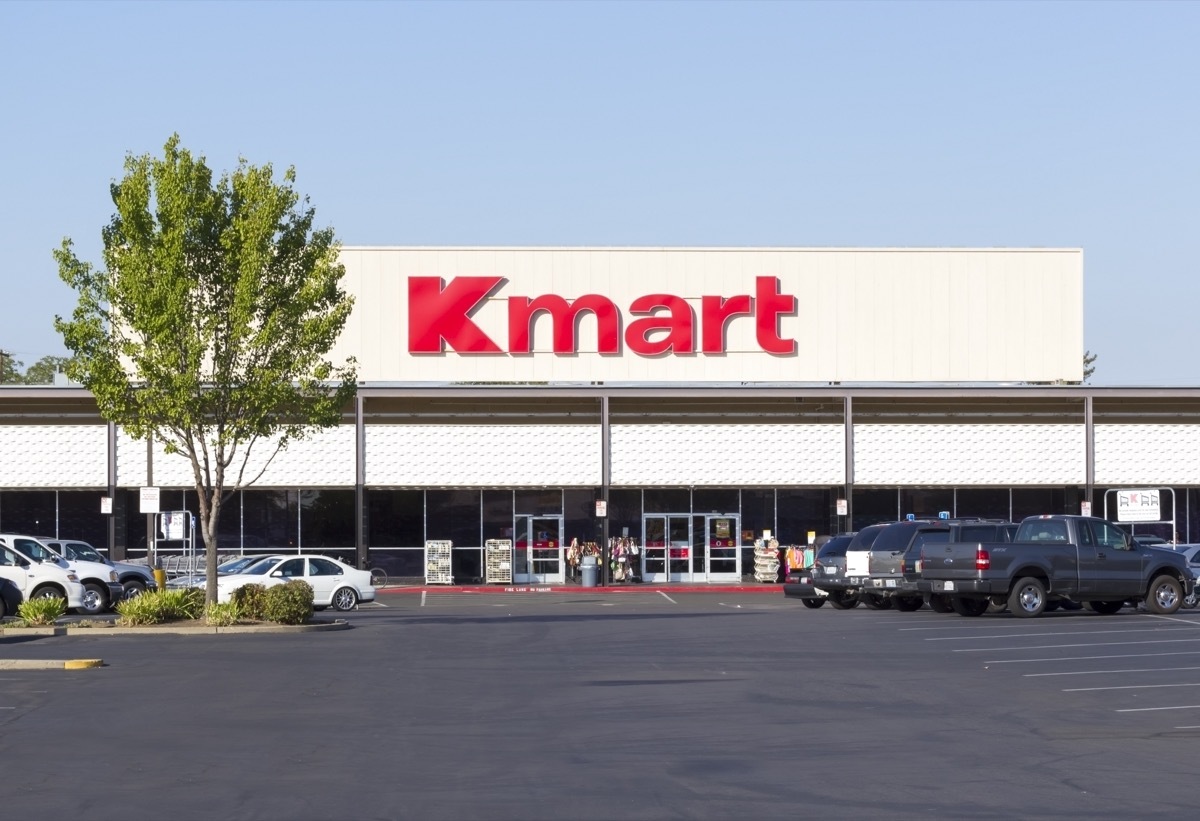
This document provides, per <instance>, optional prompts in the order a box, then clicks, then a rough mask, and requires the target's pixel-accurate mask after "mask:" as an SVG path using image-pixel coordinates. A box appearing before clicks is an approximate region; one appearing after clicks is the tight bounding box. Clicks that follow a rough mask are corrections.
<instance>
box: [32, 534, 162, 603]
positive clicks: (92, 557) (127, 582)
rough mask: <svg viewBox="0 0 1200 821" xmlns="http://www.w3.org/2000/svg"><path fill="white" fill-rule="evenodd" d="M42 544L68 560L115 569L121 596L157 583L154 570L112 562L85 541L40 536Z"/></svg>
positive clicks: (127, 596)
mask: <svg viewBox="0 0 1200 821" xmlns="http://www.w3.org/2000/svg"><path fill="white" fill-rule="evenodd" d="M41 541H42V544H44V545H46V547H48V548H50V549H51V550H53V551H54V552H55V553H57V554H58V555H60V556H62V557H63V558H64V559H67V560H68V561H74V562H98V563H100V564H106V565H108V566H109V567H111V568H112V569H113V570H115V571H117V580H118V581H119V582H121V587H122V588H123V590H124V593H123V595H122V597H121V598H123V599H132V598H133V597H134V596H140V595H142V594H143V593H145V592H146V591H147V590H157V589H158V583H157V582H156V581H154V571H153V570H151V569H150V568H149V567H148V566H146V565H144V564H129V563H128V562H114V561H113V560H112V559H110V558H108V557H107V556H105V555H104V554H103V553H101V552H100V551H99V550H97V549H96V548H94V547H92V546H91V545H90V544H88V543H87V542H83V541H80V540H78V539H51V538H42V540H41Z"/></svg>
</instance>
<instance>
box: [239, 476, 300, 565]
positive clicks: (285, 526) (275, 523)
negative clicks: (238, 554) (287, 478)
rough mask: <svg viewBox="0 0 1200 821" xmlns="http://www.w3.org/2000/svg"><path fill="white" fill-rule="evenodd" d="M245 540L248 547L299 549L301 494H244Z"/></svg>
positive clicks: (264, 492) (253, 490) (268, 491)
mask: <svg viewBox="0 0 1200 821" xmlns="http://www.w3.org/2000/svg"><path fill="white" fill-rule="evenodd" d="M242 537H243V539H244V540H245V544H246V546H247V547H249V546H251V545H253V546H254V549H256V550H257V549H259V548H260V546H261V548H262V549H265V550H299V545H300V538H299V537H300V494H299V493H298V492H297V491H295V490H255V489H253V488H251V489H248V490H244V491H242Z"/></svg>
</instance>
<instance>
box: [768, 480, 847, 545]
mask: <svg viewBox="0 0 1200 821" xmlns="http://www.w3.org/2000/svg"><path fill="white" fill-rule="evenodd" d="M775 508H776V514H775V519H776V523H777V525H778V528H779V532H778V534H777V535H776V538H777V539H779V543H780V544H788V545H805V544H808V534H809V533H810V532H812V533H815V534H816V535H817V536H827V535H832V531H831V527H833V526H835V525H831V524H830V521H829V519H830V512H831V510H832V509H833V504H832V502H831V501H830V494H829V490H828V489H824V488H822V489H819V490H818V489H810V490H802V489H797V488H788V489H786V490H785V489H782V488H781V489H780V490H779V491H778V492H777V493H776V502H775Z"/></svg>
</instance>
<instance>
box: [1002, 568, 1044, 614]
mask: <svg viewBox="0 0 1200 821" xmlns="http://www.w3.org/2000/svg"><path fill="white" fill-rule="evenodd" d="M1008 609H1009V611H1010V612H1011V613H1012V614H1013V615H1014V616H1018V617H1020V618H1023V619H1031V618H1033V617H1034V616H1040V615H1042V611H1043V610H1045V609H1046V585H1044V584H1042V582H1041V581H1040V580H1039V579H1035V578H1034V577H1033V576H1026V577H1025V578H1023V579H1019V580H1018V581H1017V583H1016V584H1015V585H1013V589H1012V592H1011V593H1009V594H1008Z"/></svg>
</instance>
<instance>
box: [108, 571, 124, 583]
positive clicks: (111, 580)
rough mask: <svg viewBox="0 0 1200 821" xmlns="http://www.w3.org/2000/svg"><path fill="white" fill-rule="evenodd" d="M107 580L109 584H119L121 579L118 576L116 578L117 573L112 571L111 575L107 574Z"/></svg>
mask: <svg viewBox="0 0 1200 821" xmlns="http://www.w3.org/2000/svg"><path fill="white" fill-rule="evenodd" d="M108 580H109V581H110V582H119V581H120V580H121V577H120V576H118V575H117V571H115V570H114V571H112V572H111V573H109V574H108Z"/></svg>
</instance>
